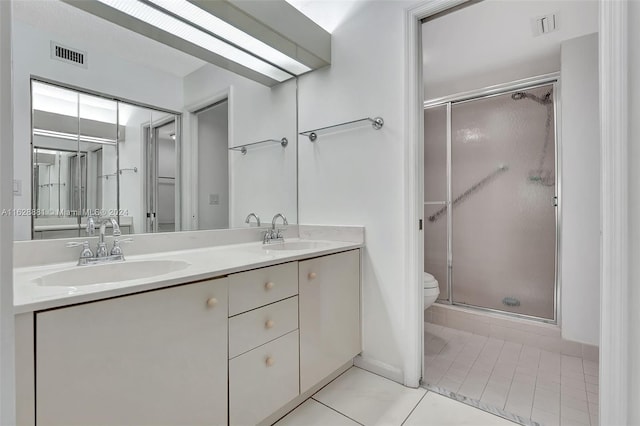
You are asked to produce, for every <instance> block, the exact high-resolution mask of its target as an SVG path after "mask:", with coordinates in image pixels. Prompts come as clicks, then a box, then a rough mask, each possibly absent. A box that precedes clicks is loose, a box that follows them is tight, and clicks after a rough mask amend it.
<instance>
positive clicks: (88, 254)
mask: <svg viewBox="0 0 640 426" xmlns="http://www.w3.org/2000/svg"><path fill="white" fill-rule="evenodd" d="M109 222H111V226H112V227H113V236H114V239H113V248H112V249H111V251H110V252H108V251H107V243H106V242H105V240H104V237H105V234H106V232H107V225H108V224H109ZM86 229H87V234H88V235H89V236H93V235H94V234H95V229H96V221H95V219H94V218H93V217H91V216H90V217H89V218H87V228H86ZM120 235H122V232H120V226H119V225H118V221H116V220H115V218H113V217H110V218H107V219H103V220H102V221H101V222H100V239H99V240H98V247H97V249H96V253H95V255H94V254H93V252H92V251H91V248H90V247H89V241H84V242H82V243H79V242H70V243H67V245H66V246H67V247H79V246H82V252H81V253H80V258H79V259H78V265H79V266H81V265H92V264H95V263H106V262H116V261H119V260H124V254H123V253H122V248H121V247H120V242H124V241H132V239H131V238H128V239H126V240H121V241H118V239H117V238H116V237H119V236H120Z"/></svg>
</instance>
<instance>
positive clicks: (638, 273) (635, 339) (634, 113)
mask: <svg viewBox="0 0 640 426" xmlns="http://www.w3.org/2000/svg"><path fill="white" fill-rule="evenodd" d="M628 19H629V21H628V25H627V28H628V29H629V50H628V52H629V77H630V90H629V100H630V111H629V122H630V134H629V142H630V143H629V145H630V146H629V170H630V176H629V220H630V224H631V235H630V236H629V241H630V242H631V244H630V252H629V257H628V258H629V261H630V264H631V270H630V271H629V272H630V274H629V289H630V298H629V309H628V311H629V312H630V313H631V318H630V322H629V340H628V344H629V358H628V359H629V360H630V367H631V371H630V372H629V383H630V385H631V386H630V389H629V392H628V395H629V399H628V401H629V402H628V407H629V411H630V412H629V416H628V420H629V424H630V425H638V424H640V404H638V401H640V327H638V324H640V309H638V306H640V262H638V259H640V119H638V117H640V77H639V76H640V28H639V27H638V25H637V23H638V22H640V2H637V1H630V2H629V16H628Z"/></svg>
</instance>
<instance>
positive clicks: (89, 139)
mask: <svg viewBox="0 0 640 426" xmlns="http://www.w3.org/2000/svg"><path fill="white" fill-rule="evenodd" d="M33 134H34V135H35V136H48V137H51V138H59V139H68V140H72V141H75V140H78V135H77V134H73V133H64V132H56V131H54V130H44V129H33ZM80 142H92V143H101V144H107V145H115V144H116V140H115V139H106V138H96V137H93V136H84V135H80Z"/></svg>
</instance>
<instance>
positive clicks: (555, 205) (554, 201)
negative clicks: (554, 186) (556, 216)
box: [553, 196, 558, 207]
mask: <svg viewBox="0 0 640 426" xmlns="http://www.w3.org/2000/svg"><path fill="white" fill-rule="evenodd" d="M553 207H558V196H554V197H553Z"/></svg>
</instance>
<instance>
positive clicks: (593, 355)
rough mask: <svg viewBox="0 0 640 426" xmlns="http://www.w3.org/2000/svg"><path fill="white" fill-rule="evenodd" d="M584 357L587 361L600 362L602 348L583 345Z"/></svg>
mask: <svg viewBox="0 0 640 426" xmlns="http://www.w3.org/2000/svg"><path fill="white" fill-rule="evenodd" d="M582 358H583V359H586V360H587V361H593V362H598V361H599V360H600V348H599V347H598V346H593V345H585V344H583V345H582Z"/></svg>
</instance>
